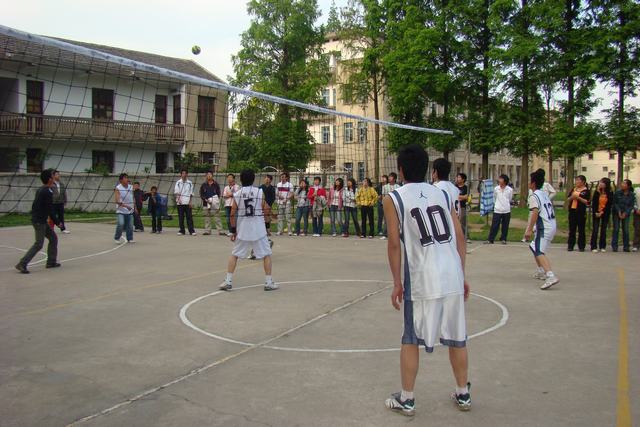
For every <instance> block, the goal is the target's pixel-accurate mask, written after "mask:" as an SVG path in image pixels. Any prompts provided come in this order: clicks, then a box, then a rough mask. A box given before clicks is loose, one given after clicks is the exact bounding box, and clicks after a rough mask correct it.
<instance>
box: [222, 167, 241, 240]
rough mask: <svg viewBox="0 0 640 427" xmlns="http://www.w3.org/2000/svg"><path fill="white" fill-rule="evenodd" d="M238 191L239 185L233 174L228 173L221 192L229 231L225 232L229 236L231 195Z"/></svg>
mask: <svg viewBox="0 0 640 427" xmlns="http://www.w3.org/2000/svg"><path fill="white" fill-rule="evenodd" d="M238 191H240V186H239V185H238V184H236V177H235V175H234V174H232V173H230V174H229V175H227V185H226V186H225V187H224V191H223V193H222V198H223V199H224V211H225V214H226V216H227V229H228V230H229V233H227V235H228V236H231V206H233V195H234V194H236V193H237V192H238Z"/></svg>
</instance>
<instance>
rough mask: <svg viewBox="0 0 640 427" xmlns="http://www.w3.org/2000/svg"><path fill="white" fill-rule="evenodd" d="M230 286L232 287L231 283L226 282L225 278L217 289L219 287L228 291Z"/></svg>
mask: <svg viewBox="0 0 640 427" xmlns="http://www.w3.org/2000/svg"><path fill="white" fill-rule="evenodd" d="M231 288H233V285H232V284H231V282H228V281H227V280H225V281H224V283H223V284H222V285H220V287H219V288H218V289H220V290H221V291H230V290H231Z"/></svg>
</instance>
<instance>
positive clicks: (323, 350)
mask: <svg viewBox="0 0 640 427" xmlns="http://www.w3.org/2000/svg"><path fill="white" fill-rule="evenodd" d="M363 282H367V283H370V282H378V283H388V285H387V286H385V287H382V288H380V289H378V290H377V291H375V292H372V293H369V294H367V295H364V296H362V297H360V298H357V299H355V300H353V301H352V303H348V304H345V305H342V306H339V307H336V308H335V309H333V310H330V311H329V312H327V313H324V314H322V315H320V316H316V317H315V318H314V319H311V321H307V322H304V323H303V324H301V325H298V326H296V327H295V328H294V329H295V330H297V329H299V328H300V327H303V326H306V325H308V324H311V323H313V322H315V321H317V320H321V319H322V318H324V317H326V316H328V315H330V314H333V313H334V312H336V311H339V310H341V309H342V308H346V307H348V306H351V305H353V304H356V303H358V302H360V301H363V300H365V299H367V298H369V297H371V296H374V295H377V294H378V293H380V292H382V291H383V290H385V289H388V288H390V284H391V282H385V281H379V280H364V279H322V280H295V281H289V282H279V283H278V284H279V285H308V284H317V283H363ZM262 286H264V284H263V283H259V284H256V285H249V286H242V287H238V288H233V290H232V291H231V292H238V291H242V290H246V289H252V288H258V287H262ZM227 292H229V291H221V290H218V291H215V292H211V293H209V294H206V295H202V296H200V297H198V298H195V299H193V300H191V301H189V302H188V303H186V304H185V305H183V306H182V307H181V308H180V320H181V321H182V323H183V324H184V325H185V326H187V327H189V328H191V329H193V330H194V331H196V332H198V333H200V334H202V335H205V336H207V337H209V338H213V339H216V340H220V341H224V342H228V343H231V344H238V345H242V346H245V347H262V348H268V349H271V350H279V351H292V352H301V353H381V352H392V351H400V348H399V347H393V348H350V349H332V348H305V347H302V348H299V347H281V346H275V345H268V344H261V343H251V342H246V341H239V340H235V339H233V338H228V337H225V336H222V335H218V334H214V333H211V332H208V331H205V330H204V329H202V328H200V327H198V326H196V325H195V324H193V322H191V320H189V317H188V316H187V312H188V311H189V309H190V308H191V307H192V306H193V305H195V304H197V303H199V302H201V301H203V300H205V299H207V298H210V297H214V296H216V295H220V294H224V293H227ZM471 295H473V296H474V297H477V298H480V299H483V300H485V301H488V302H490V303H492V304H494V305H495V306H497V307H498V308H499V309H500V311H501V314H502V315H501V318H500V320H499V321H498V322H496V323H495V324H494V325H493V326H490V327H488V328H486V329H483V330H481V331H479V332H476V333H475V334H472V335H469V336H468V337H467V340H470V339H472V338H476V337H479V336H482V335H486V334H488V333H490V332H493V331H495V330H496V329H499V328H501V327H503V326H504V325H505V324H506V323H507V321H508V320H509V310H508V309H507V307H506V306H505V305H504V304H502V303H501V302H499V301H496V300H495V299H493V298H490V297H487V296H485V295H480V294H477V293H475V292H471ZM272 340H273V339H267V340H265V341H267V342H271V341H272ZM440 345H441V344H440V343H436V346H440Z"/></svg>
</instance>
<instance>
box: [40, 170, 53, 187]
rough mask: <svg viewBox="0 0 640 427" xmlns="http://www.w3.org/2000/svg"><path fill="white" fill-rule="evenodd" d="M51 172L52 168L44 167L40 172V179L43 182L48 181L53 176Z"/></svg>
mask: <svg viewBox="0 0 640 427" xmlns="http://www.w3.org/2000/svg"><path fill="white" fill-rule="evenodd" d="M53 172H54V171H53V169H45V170H43V171H42V172H40V181H42V183H43V184H46V183H48V182H49V180H50V179H51V178H53Z"/></svg>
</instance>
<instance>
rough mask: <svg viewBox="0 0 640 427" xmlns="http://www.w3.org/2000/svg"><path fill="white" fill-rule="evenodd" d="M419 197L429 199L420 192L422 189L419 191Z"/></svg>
mask: <svg viewBox="0 0 640 427" xmlns="http://www.w3.org/2000/svg"><path fill="white" fill-rule="evenodd" d="M420 199H426V200H429V199H428V198H427V196H425V195H424V194H422V191H421V192H420Z"/></svg>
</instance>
